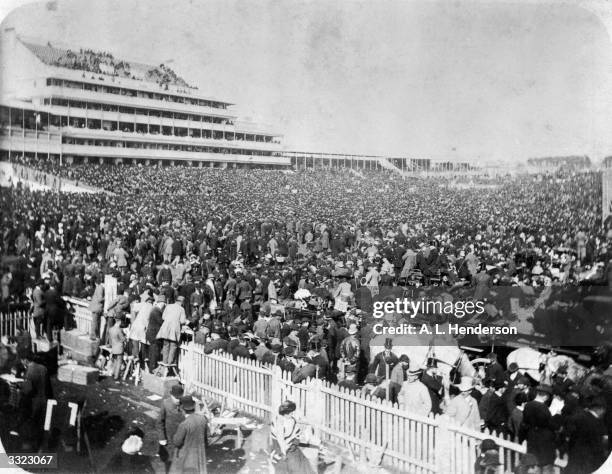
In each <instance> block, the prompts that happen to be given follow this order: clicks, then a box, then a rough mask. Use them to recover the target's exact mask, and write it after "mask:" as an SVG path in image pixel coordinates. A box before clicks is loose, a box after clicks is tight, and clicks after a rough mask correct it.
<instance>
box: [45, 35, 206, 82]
mask: <svg viewBox="0 0 612 474" xmlns="http://www.w3.org/2000/svg"><path fill="white" fill-rule="evenodd" d="M47 47H48V48H51V50H52V51H53V52H54V53H55V54H49V55H44V56H43V59H44V60H46V61H47V62H48V63H49V64H51V65H52V66H56V67H62V68H67V69H74V70H77V71H86V72H89V73H93V74H103V75H111V76H117V77H127V78H129V79H135V80H145V81H147V82H155V83H156V84H159V85H160V86H161V87H164V86H166V87H167V86H168V85H175V86H178V87H184V88H186V89H195V87H193V86H190V85H189V84H188V83H187V82H186V81H185V79H183V78H182V77H180V76H179V75H178V74H177V73H176V72H175V71H174V70H173V69H172V68H170V67H168V66H166V65H165V64H160V65H159V66H156V67H152V68H148V69H147V70H146V72H145V73H144V76H142V77H141V76H139V75H137V74H142V71H139V70H138V71H135V70H134V69H138V68H133V67H132V65H131V64H130V63H129V62H127V61H122V60H119V59H117V58H115V57H114V56H113V55H112V54H111V53H108V52H105V51H94V50H91V49H82V48H81V49H79V50H78V51H77V50H71V49H67V50H61V49H58V48H54V47H53V46H52V45H51V44H50V43H48V44H47ZM138 66H140V65H138ZM140 68H142V67H141V66H140Z"/></svg>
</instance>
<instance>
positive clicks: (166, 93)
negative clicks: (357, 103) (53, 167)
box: [0, 29, 290, 168]
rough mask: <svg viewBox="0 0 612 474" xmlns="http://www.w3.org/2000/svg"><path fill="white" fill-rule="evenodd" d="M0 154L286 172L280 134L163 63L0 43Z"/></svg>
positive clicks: (10, 40) (13, 40) (12, 40)
mask: <svg viewBox="0 0 612 474" xmlns="http://www.w3.org/2000/svg"><path fill="white" fill-rule="evenodd" d="M0 65H1V66H0V158H1V159H2V160H11V159H15V158H18V157H22V156H25V157H41V156H42V157H44V156H45V155H46V156H47V157H48V158H49V159H56V160H57V159H59V160H60V162H65V163H143V164H153V163H159V164H164V165H169V164H174V163H177V162H186V163H189V164H192V165H195V166H220V167H227V166H233V167H264V168H271V167H286V166H289V165H290V158H288V157H287V156H283V155H282V145H281V141H280V139H281V135H279V134H278V133H275V132H274V131H272V130H269V129H268V128H267V127H264V126H262V125H259V124H256V123H251V122H247V121H241V120H239V118H238V117H237V116H236V114H235V113H234V112H233V111H232V105H233V104H232V103H230V102H227V101H224V100H220V99H217V98H213V97H208V96H205V95H203V94H201V93H200V92H199V91H198V89H197V88H196V87H193V86H191V85H189V84H188V83H187V82H186V81H185V80H184V79H183V78H181V77H180V76H178V75H177V74H176V73H175V72H174V71H173V70H172V69H170V68H169V67H167V66H166V65H163V64H161V65H159V66H151V65H147V64H141V63H135V62H128V61H125V60H121V59H118V58H115V57H114V56H113V55H112V54H110V53H106V52H97V51H92V50H83V49H79V50H76V49H75V50H71V49H68V48H62V47H58V46H57V45H54V44H51V43H47V44H41V43H40V42H36V41H32V40H28V39H26V38H23V37H20V36H18V35H17V34H16V32H15V30H14V29H6V30H4V31H2V37H1V39H0Z"/></svg>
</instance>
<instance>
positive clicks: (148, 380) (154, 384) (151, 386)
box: [142, 372, 180, 397]
mask: <svg viewBox="0 0 612 474" xmlns="http://www.w3.org/2000/svg"><path fill="white" fill-rule="evenodd" d="M179 382H180V380H179V378H178V377H158V376H157V375H153V374H149V373H148V372H143V373H142V386H143V388H144V389H145V390H148V391H149V392H152V393H156V394H157V395H160V396H162V397H165V396H167V395H168V394H169V393H170V387H172V386H173V385H175V384H177V383H179Z"/></svg>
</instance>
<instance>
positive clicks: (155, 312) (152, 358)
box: [146, 306, 163, 372]
mask: <svg viewBox="0 0 612 474" xmlns="http://www.w3.org/2000/svg"><path fill="white" fill-rule="evenodd" d="M162 323H163V319H162V310H161V309H160V308H158V307H157V306H153V309H152V310H151V314H150V315H149V324H148V326H147V333H146V338H147V344H148V345H149V370H150V371H151V372H152V371H153V370H155V368H156V367H157V361H158V360H159V355H160V353H161V348H162V341H161V340H158V339H157V333H158V332H159V328H161V325H162Z"/></svg>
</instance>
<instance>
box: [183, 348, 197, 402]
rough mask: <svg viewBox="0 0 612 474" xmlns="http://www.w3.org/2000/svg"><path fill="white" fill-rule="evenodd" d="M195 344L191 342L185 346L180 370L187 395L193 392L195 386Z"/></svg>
mask: <svg viewBox="0 0 612 474" xmlns="http://www.w3.org/2000/svg"><path fill="white" fill-rule="evenodd" d="M194 345H195V343H194V342H193V341H189V342H188V343H187V344H184V345H183V349H184V350H185V353H184V354H183V355H184V357H181V359H182V364H181V365H182V367H180V368H179V372H180V374H181V378H182V379H183V387H185V393H188V392H191V389H192V385H193V368H194V363H195V361H194V357H195V351H194Z"/></svg>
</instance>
